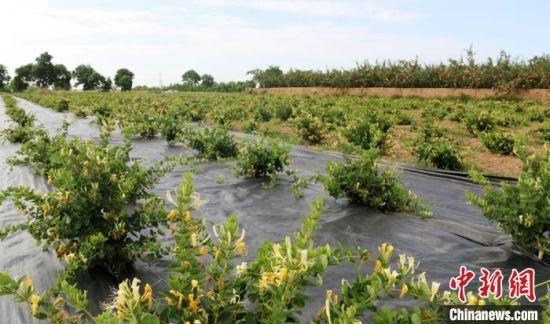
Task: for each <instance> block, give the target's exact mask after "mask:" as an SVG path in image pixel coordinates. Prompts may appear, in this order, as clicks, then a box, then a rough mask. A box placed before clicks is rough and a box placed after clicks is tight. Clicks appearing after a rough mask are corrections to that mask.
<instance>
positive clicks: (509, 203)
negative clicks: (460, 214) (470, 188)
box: [467, 149, 550, 259]
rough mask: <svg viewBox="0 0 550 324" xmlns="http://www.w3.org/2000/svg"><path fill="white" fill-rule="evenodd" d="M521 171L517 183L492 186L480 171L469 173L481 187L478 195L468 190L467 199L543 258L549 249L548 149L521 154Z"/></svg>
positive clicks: (549, 154) (518, 242) (524, 245)
mask: <svg viewBox="0 0 550 324" xmlns="http://www.w3.org/2000/svg"><path fill="white" fill-rule="evenodd" d="M522 161H523V174H522V175H521V176H520V177H519V178H518V181H517V183H516V184H507V183H503V184H502V186H501V188H495V187H494V186H493V185H492V184H491V183H490V182H489V181H487V180H486V179H485V178H483V176H481V175H480V174H479V173H475V172H472V174H471V176H472V178H473V179H474V181H476V182H477V183H479V184H481V185H483V186H484V189H485V191H484V194H483V196H481V197H478V196H476V195H475V194H473V193H471V192H470V193H468V195H467V198H468V200H469V201H470V202H472V203H473V204H475V205H476V206H478V207H479V208H481V212H482V213H483V215H485V217H487V218H488V219H489V220H491V221H495V222H497V223H498V224H499V227H500V228H502V230H503V231H504V232H505V233H508V234H510V235H511V236H512V239H513V240H514V242H515V243H517V244H518V245H519V246H521V247H523V248H525V249H526V250H528V251H529V252H531V253H535V254H537V255H538V257H539V259H542V258H543V257H544V256H545V255H546V256H548V253H549V252H550V236H549V235H548V233H549V231H550V225H549V224H550V151H549V150H548V149H546V151H545V153H544V154H543V155H542V156H537V155H531V156H527V155H525V154H522Z"/></svg>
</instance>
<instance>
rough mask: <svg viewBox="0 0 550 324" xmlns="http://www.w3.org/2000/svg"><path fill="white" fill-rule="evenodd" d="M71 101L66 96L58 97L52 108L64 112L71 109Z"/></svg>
mask: <svg viewBox="0 0 550 324" xmlns="http://www.w3.org/2000/svg"><path fill="white" fill-rule="evenodd" d="M69 106H70V101H69V100H68V99H66V98H58V100H57V102H55V103H54V104H53V105H52V106H51V108H52V109H53V110H55V111H57V112H63V111H67V110H69Z"/></svg>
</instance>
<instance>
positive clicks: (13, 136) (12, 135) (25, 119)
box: [1, 95, 35, 143]
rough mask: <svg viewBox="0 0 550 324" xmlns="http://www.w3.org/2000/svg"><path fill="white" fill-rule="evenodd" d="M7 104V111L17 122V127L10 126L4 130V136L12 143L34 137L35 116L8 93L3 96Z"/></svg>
mask: <svg viewBox="0 0 550 324" xmlns="http://www.w3.org/2000/svg"><path fill="white" fill-rule="evenodd" d="M1 98H2V99H3V101H4V105H5V107H6V108H5V113H6V115H8V116H9V117H10V119H11V120H12V121H13V122H14V123H15V127H8V128H6V129H4V130H2V137H3V138H4V139H6V140H8V141H10V142H12V143H22V142H25V141H27V140H28V139H30V138H31V137H32V132H33V129H32V124H33V123H34V120H35V117H34V115H32V114H27V113H26V112H25V110H24V109H22V108H21V107H19V106H18V105H17V100H15V99H14V98H13V97H11V96H8V95H3V96H2V97H1Z"/></svg>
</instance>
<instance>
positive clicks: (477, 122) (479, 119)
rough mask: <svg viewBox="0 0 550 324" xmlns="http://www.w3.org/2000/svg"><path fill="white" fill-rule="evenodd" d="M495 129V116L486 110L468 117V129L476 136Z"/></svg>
mask: <svg viewBox="0 0 550 324" xmlns="http://www.w3.org/2000/svg"><path fill="white" fill-rule="evenodd" d="M494 127H495V120H494V118H493V116H492V115H491V114H490V113H489V112H487V111H485V110H482V111H480V112H473V113H470V114H468V115H466V128H467V129H468V131H469V132H470V133H472V134H474V135H475V134H477V133H480V132H486V131H490V130H492V129H493V128H494Z"/></svg>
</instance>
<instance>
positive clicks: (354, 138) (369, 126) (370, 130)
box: [344, 121, 388, 151]
mask: <svg viewBox="0 0 550 324" xmlns="http://www.w3.org/2000/svg"><path fill="white" fill-rule="evenodd" d="M387 134H388V133H387V132H384V131H382V130H381V129H380V127H379V126H378V124H374V123H371V122H369V121H360V122H356V123H353V124H351V125H349V126H348V127H347V128H345V130H344V137H345V138H346V139H347V140H348V141H349V142H350V143H352V144H355V145H358V146H359V147H361V148H362V149H365V150H369V149H373V148H375V149H379V150H381V151H383V150H384V149H385V147H386V140H387Z"/></svg>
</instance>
